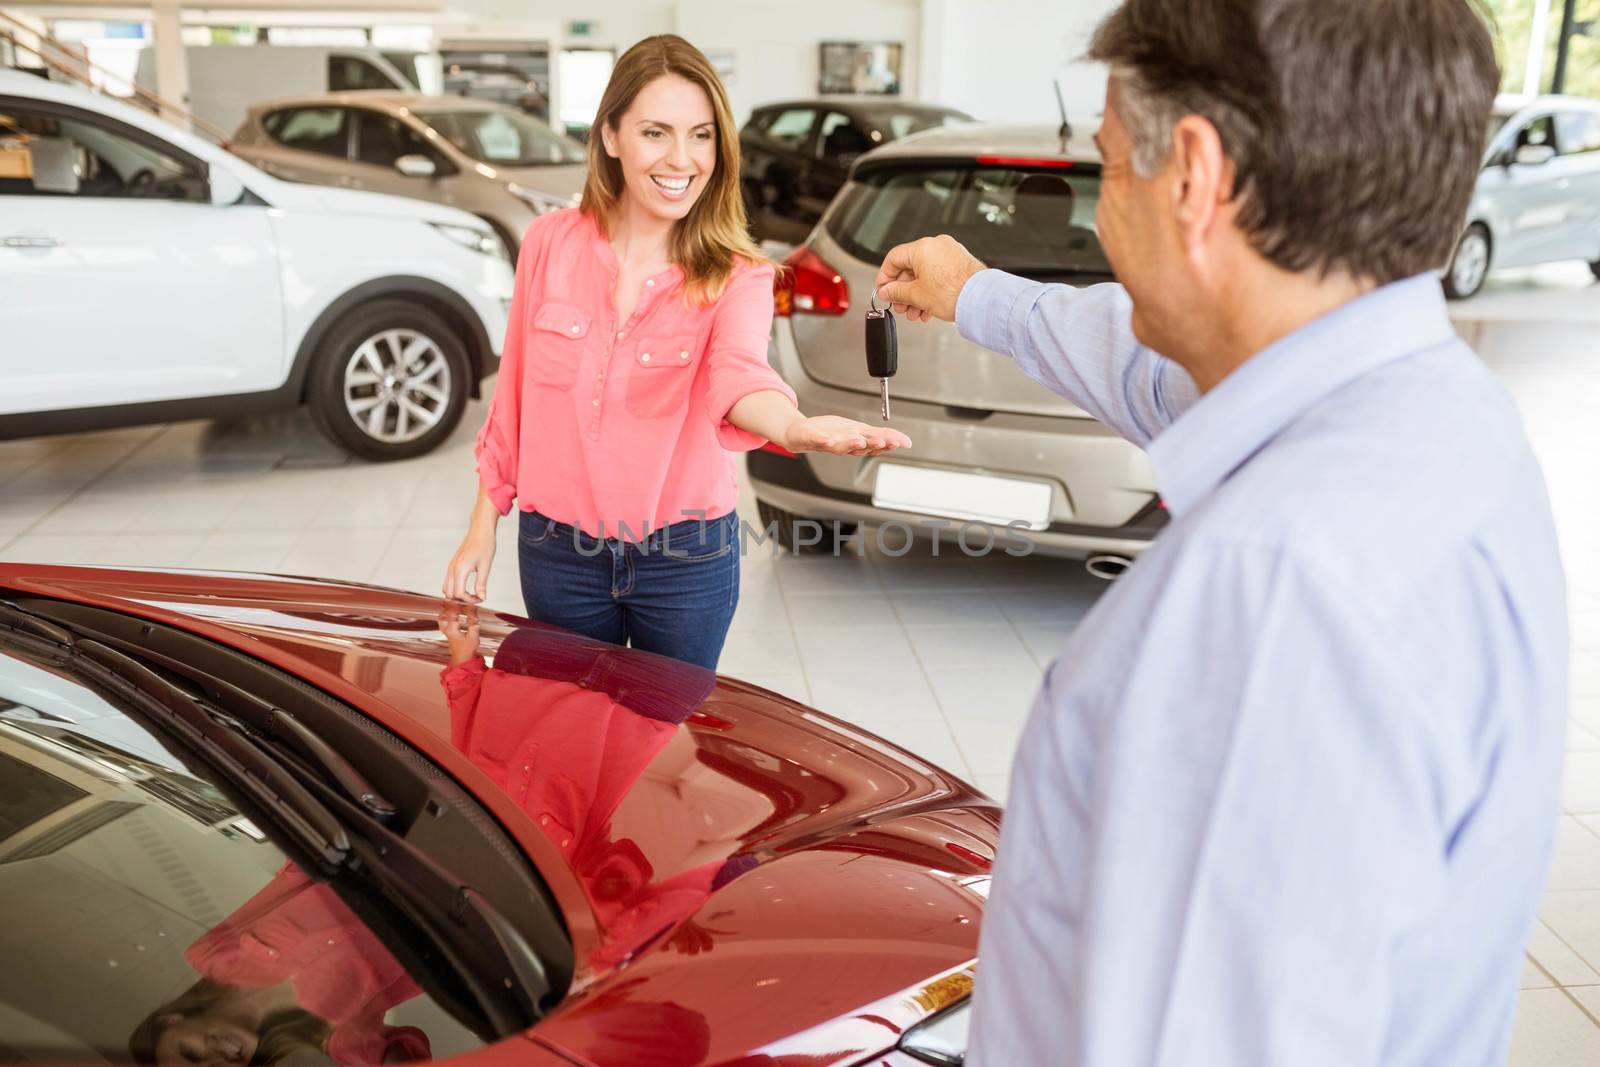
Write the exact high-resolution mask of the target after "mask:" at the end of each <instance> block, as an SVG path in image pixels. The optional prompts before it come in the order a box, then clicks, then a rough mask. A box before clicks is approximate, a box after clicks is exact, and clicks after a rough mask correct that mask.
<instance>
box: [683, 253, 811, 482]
mask: <svg viewBox="0 0 1600 1067" xmlns="http://www.w3.org/2000/svg"><path fill="white" fill-rule="evenodd" d="M774 273H775V272H774V270H773V268H772V267H771V266H769V265H767V264H760V265H757V266H752V267H747V268H745V269H744V270H741V271H739V272H738V273H736V274H735V275H734V276H733V278H731V279H730V280H729V282H728V286H727V288H726V289H725V290H723V293H722V297H721V299H719V300H718V301H717V307H716V312H715V313H714V315H713V316H712V320H711V336H710V339H709V340H708V341H707V344H706V363H707V373H708V379H709V384H708V387H707V389H706V414H707V415H708V416H709V417H710V419H711V422H712V424H713V425H714V426H715V427H716V432H717V440H718V442H719V443H720V444H721V445H722V447H724V448H726V449H727V450H728V451H730V452H748V451H750V450H751V449H754V448H760V447H761V446H762V445H764V444H766V443H767V439H766V438H765V437H762V436H760V435H759V434H753V433H751V432H749V431H748V430H741V429H740V428H739V427H737V426H735V425H733V423H731V422H729V421H728V412H729V410H731V409H732V407H733V406H734V405H735V404H737V403H738V402H739V401H740V400H742V399H744V398H745V397H747V396H749V395H750V394H751V393H759V392H764V391H766V390H772V391H774V392H778V393H782V394H783V395H784V396H786V397H788V398H789V402H790V403H791V404H797V403H798V399H797V398H796V396H795V393H794V390H793V389H791V388H789V385H788V383H787V382H785V381H784V380H783V379H782V378H780V377H779V376H778V372H777V371H775V370H773V369H772V365H771V364H769V363H768V362H767V343H768V342H769V341H770V340H771V339H772V280H773V275H774Z"/></svg>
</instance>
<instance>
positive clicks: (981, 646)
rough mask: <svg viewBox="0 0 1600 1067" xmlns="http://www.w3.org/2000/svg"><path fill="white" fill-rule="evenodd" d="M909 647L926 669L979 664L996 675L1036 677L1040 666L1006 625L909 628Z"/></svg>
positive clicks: (954, 667)
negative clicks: (914, 651) (1030, 675)
mask: <svg viewBox="0 0 1600 1067" xmlns="http://www.w3.org/2000/svg"><path fill="white" fill-rule="evenodd" d="M907 633H908V634H909V635H910V637H911V646H912V648H914V649H916V653H917V658H918V659H919V660H920V661H921V662H922V664H923V666H924V667H925V668H927V669H928V670H950V669H961V668H969V667H981V668H983V669H984V670H987V671H993V672H995V673H998V674H1005V675H1011V674H1015V675H1019V676H1027V675H1029V674H1032V675H1033V676H1034V677H1037V672H1038V668H1039V665H1038V664H1037V663H1035V662H1034V659H1033V656H1032V654H1031V653H1029V651H1028V647H1027V646H1026V645H1025V644H1023V642H1022V638H1020V637H1018V636H1017V631H1016V630H1015V629H1014V628H1013V627H1011V626H1010V625H1009V624H1007V625H1000V626H922V627H915V628H910V629H908V630H907Z"/></svg>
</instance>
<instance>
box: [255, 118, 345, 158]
mask: <svg viewBox="0 0 1600 1067" xmlns="http://www.w3.org/2000/svg"><path fill="white" fill-rule="evenodd" d="M349 117H350V113H349V112H348V111H347V110H346V109H344V108H342V107H297V108H291V109H289V110H287V111H274V112H273V113H272V114H271V115H268V116H267V118H266V121H265V122H263V123H262V125H263V126H265V127H266V128H267V133H269V134H271V135H272V139H273V140H275V141H277V142H278V143H279V144H281V145H283V146H284V147H285V148H298V149H300V150H301V151H302V152H318V153H320V154H322V155H325V156H340V157H343V156H347V155H349V154H350V127H349Z"/></svg>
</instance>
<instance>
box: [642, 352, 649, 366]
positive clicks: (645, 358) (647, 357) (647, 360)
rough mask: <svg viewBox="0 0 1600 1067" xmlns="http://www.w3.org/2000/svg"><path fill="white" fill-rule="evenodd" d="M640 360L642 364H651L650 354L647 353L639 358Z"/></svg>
mask: <svg viewBox="0 0 1600 1067" xmlns="http://www.w3.org/2000/svg"><path fill="white" fill-rule="evenodd" d="M639 360H640V362H642V363H649V362H650V353H648V352H646V353H645V354H644V355H642V356H640V357H639Z"/></svg>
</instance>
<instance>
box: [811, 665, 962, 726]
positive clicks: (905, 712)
mask: <svg viewBox="0 0 1600 1067" xmlns="http://www.w3.org/2000/svg"><path fill="white" fill-rule="evenodd" d="M806 680H807V681H808V682H809V683H810V685H811V703H812V705H813V706H814V707H816V708H817V710H819V711H825V712H827V713H828V714H829V715H834V716H837V717H838V718H841V719H848V720H849V721H851V722H853V723H858V724H860V725H862V726H865V727H867V728H868V729H875V728H876V725H877V724H881V723H887V722H905V721H907V720H923V719H933V718H938V717H939V704H938V702H937V701H936V700H934V698H933V690H932V689H930V688H929V687H928V681H927V679H926V678H925V677H924V676H923V674H922V671H921V670H920V669H918V668H917V667H915V666H913V667H911V668H909V669H902V670H887V669H885V670H859V669H858V670H845V671H832V670H817V669H814V668H807V669H806Z"/></svg>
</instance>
